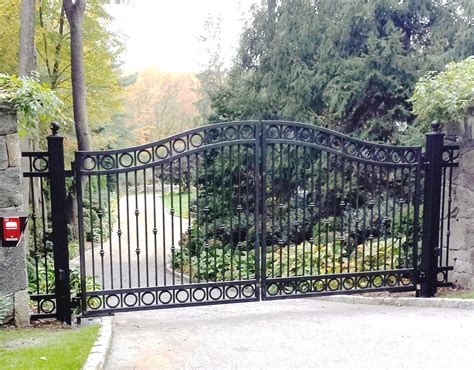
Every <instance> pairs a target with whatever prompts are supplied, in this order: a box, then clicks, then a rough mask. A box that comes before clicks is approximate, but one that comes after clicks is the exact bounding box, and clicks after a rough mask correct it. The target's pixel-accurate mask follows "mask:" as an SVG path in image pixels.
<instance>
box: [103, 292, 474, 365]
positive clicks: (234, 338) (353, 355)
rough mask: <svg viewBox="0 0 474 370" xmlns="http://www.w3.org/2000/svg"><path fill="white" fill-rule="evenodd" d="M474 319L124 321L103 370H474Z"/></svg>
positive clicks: (201, 310)
mask: <svg viewBox="0 0 474 370" xmlns="http://www.w3.org/2000/svg"><path fill="white" fill-rule="evenodd" d="M473 333H474V311H472V310H471V311H469V310H463V309H442V308H420V307H390V306H370V305H353V304H344V303H336V302H324V301H321V300H318V299H311V298H306V299H294V300H281V301H273V302H268V301H267V302H257V303H243V304H231V305H217V306H207V307H192V308H179V309H169V310H156V311H147V312H135V313H125V314H119V315H117V316H116V318H115V323H114V336H113V339H112V347H111V351H110V354H109V357H108V361H107V363H106V369H123V368H138V369H182V368H200V369H201V368H205V369H226V368H233V369H237V368H242V369H267V368H272V369H273V368H285V369H294V368H346V369H353V368H365V369H387V368H424V369H429V368H431V369H432V368H436V369H437V368H450V369H474V357H473V355H472V351H473V348H474V347H473V343H474V339H473V338H474V337H473Z"/></svg>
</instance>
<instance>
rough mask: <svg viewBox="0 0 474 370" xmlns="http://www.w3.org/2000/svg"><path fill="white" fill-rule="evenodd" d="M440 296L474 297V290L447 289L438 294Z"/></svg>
mask: <svg viewBox="0 0 474 370" xmlns="http://www.w3.org/2000/svg"><path fill="white" fill-rule="evenodd" d="M438 297H439V298H462V299H474V290H451V291H449V290H447V291H442V292H440V294H438Z"/></svg>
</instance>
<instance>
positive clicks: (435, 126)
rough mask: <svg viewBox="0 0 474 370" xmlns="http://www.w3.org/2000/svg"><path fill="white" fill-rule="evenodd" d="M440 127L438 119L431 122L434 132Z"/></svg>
mask: <svg viewBox="0 0 474 370" xmlns="http://www.w3.org/2000/svg"><path fill="white" fill-rule="evenodd" d="M439 128H440V124H439V122H438V121H436V120H435V121H433V122H431V129H432V130H433V132H438V131H439Z"/></svg>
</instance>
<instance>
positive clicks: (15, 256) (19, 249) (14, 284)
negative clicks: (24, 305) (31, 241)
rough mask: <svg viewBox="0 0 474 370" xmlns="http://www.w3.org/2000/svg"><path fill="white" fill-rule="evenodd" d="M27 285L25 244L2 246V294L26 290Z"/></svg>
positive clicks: (0, 278)
mask: <svg viewBox="0 0 474 370" xmlns="http://www.w3.org/2000/svg"><path fill="white" fill-rule="evenodd" d="M27 285H28V284H27V274H26V249H25V243H24V242H23V241H22V242H20V243H19V244H18V245H17V246H16V247H3V246H0V294H2V295H9V294H12V293H15V292H18V291H20V290H25V289H26V288H27Z"/></svg>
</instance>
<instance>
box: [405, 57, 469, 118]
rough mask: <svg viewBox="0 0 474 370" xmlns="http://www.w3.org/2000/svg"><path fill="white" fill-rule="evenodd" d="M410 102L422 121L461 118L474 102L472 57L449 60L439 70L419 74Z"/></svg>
mask: <svg viewBox="0 0 474 370" xmlns="http://www.w3.org/2000/svg"><path fill="white" fill-rule="evenodd" d="M409 101H410V102H411V103H413V113H415V114H416V115H417V116H418V118H419V119H420V120H421V121H422V122H425V123H428V122H431V121H433V120H438V121H440V122H444V123H447V122H453V121H457V120H459V119H461V118H462V117H463V115H464V114H465V113H466V112H467V109H468V108H469V106H470V105H471V104H472V103H474V56H471V57H469V58H466V59H464V60H463V61H460V62H451V63H449V64H447V65H446V68H445V69H444V71H442V72H440V73H435V72H430V73H428V74H427V75H425V76H423V77H421V78H420V79H419V80H418V82H417V84H416V86H415V91H414V93H413V96H412V98H411V99H410V100H409Z"/></svg>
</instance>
